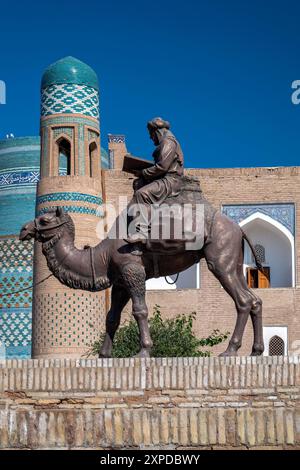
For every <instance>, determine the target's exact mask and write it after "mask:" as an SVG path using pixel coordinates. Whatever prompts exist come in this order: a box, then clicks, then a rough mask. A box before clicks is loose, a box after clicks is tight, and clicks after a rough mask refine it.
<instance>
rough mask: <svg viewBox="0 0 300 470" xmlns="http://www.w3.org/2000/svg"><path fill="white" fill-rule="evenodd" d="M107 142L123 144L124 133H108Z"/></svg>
mask: <svg viewBox="0 0 300 470" xmlns="http://www.w3.org/2000/svg"><path fill="white" fill-rule="evenodd" d="M108 142H109V143H111V142H113V143H114V144H124V143H125V135H123V134H108Z"/></svg>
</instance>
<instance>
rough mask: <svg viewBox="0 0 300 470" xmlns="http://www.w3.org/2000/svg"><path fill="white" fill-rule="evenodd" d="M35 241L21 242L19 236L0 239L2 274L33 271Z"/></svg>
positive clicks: (0, 271) (0, 273)
mask: <svg viewBox="0 0 300 470" xmlns="http://www.w3.org/2000/svg"><path fill="white" fill-rule="evenodd" d="M32 254H33V241H32V240H28V241H25V242H20V241H19V240H18V239H17V238H4V239H2V240H0V275H7V274H8V273H11V274H12V273H19V274H20V273H31V272H32V256H33V255H32Z"/></svg>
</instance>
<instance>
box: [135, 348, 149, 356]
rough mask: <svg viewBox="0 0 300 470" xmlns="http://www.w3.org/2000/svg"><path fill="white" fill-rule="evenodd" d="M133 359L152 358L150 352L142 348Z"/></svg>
mask: <svg viewBox="0 0 300 470" xmlns="http://www.w3.org/2000/svg"><path fill="white" fill-rule="evenodd" d="M133 357H150V350H149V349H146V348H142V349H141V350H140V351H139V352H138V353H137V354H136V355H135V356H133Z"/></svg>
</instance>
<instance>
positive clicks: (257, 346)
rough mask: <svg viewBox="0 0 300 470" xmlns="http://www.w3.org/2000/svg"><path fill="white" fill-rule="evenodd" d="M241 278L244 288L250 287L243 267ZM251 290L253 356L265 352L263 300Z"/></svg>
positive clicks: (240, 271) (240, 273)
mask: <svg viewBox="0 0 300 470" xmlns="http://www.w3.org/2000/svg"><path fill="white" fill-rule="evenodd" d="M239 278H240V280H241V283H242V285H243V286H244V288H245V289H249V288H248V285H247V282H246V279H245V276H244V273H243V268H241V269H240V267H239ZM249 292H250V294H251V295H252V298H253V301H252V308H251V310H250V317H251V321H252V325H253V346H252V352H251V356H260V355H261V354H262V353H263V352H264V340H263V325H262V301H261V299H260V298H259V297H258V296H257V295H255V294H254V292H253V291H252V290H251V289H249Z"/></svg>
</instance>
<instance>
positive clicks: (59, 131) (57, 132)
mask: <svg viewBox="0 0 300 470" xmlns="http://www.w3.org/2000/svg"><path fill="white" fill-rule="evenodd" d="M61 134H65V135H68V136H69V137H71V138H72V137H73V129H72V127H55V128H54V129H53V135H54V139H56V138H57V137H58V136H59V135H61Z"/></svg>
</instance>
